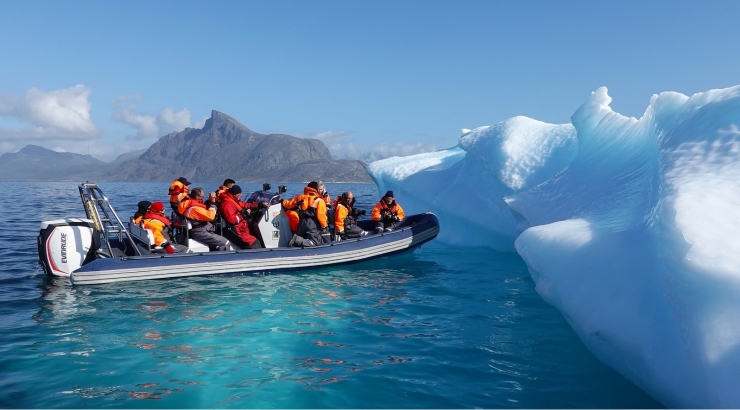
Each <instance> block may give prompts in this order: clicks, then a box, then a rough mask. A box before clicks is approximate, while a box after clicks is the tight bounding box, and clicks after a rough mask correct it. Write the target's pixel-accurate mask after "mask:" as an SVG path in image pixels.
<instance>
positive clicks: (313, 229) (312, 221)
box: [282, 181, 329, 247]
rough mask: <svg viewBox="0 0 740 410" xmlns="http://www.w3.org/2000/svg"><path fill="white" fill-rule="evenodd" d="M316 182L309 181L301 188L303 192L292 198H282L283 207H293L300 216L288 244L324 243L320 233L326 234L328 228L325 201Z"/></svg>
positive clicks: (314, 244) (305, 245)
mask: <svg viewBox="0 0 740 410" xmlns="http://www.w3.org/2000/svg"><path fill="white" fill-rule="evenodd" d="M317 188H318V183H317V182H316V181H311V182H309V183H308V186H306V187H305V188H303V194H302V195H298V196H296V197H295V198H293V199H289V200H283V201H282V204H283V207H285V208H286V209H295V210H296V212H298V216H299V218H300V220H299V222H298V230H297V231H296V233H295V234H294V235H293V238H292V239H291V240H290V243H289V244H288V246H302V247H310V246H316V245H320V244H322V243H324V238H323V236H322V234H324V233H326V234H327V236H328V233H329V229H328V224H327V220H326V202H324V199H323V198H322V197H321V196H319V192H318V191H317Z"/></svg>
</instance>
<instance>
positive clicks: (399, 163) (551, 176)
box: [368, 86, 740, 407]
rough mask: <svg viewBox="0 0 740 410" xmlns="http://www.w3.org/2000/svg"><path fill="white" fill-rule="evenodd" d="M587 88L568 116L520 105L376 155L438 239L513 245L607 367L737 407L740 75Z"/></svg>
mask: <svg viewBox="0 0 740 410" xmlns="http://www.w3.org/2000/svg"><path fill="white" fill-rule="evenodd" d="M610 103H611V98H610V97H609V95H608V92H607V89H606V88H604V87H602V88H599V89H598V90H596V91H594V92H593V93H592V94H591V96H590V97H589V98H588V99H587V100H586V102H585V103H584V104H583V105H582V106H581V107H580V108H579V109H578V110H577V111H576V112H575V113H574V114H573V116H572V117H571V123H570V124H562V125H554V124H547V123H543V122H540V121H536V120H534V119H531V118H527V117H515V118H511V119H508V120H506V121H503V122H500V123H498V124H495V125H493V126H483V127H479V128H476V129H473V130H463V132H464V135H463V136H462V137H461V138H460V140H459V144H458V145H457V146H456V147H454V148H451V149H448V150H442V151H437V152H433V153H427V154H420V155H415V156H410V157H394V158H389V159H385V160H381V161H377V162H374V163H372V164H370V166H369V169H368V170H369V173H370V174H371V176H372V178H373V180H374V181H375V182H376V184H377V185H378V187H379V190H380V192H384V191H385V190H388V189H391V190H394V191H395V192H396V194H395V195H396V197H397V198H398V199H399V201H401V203H402V204H403V206H404V208H405V209H407V212H409V213H413V212H421V211H427V210H432V211H434V212H435V213H436V214H437V215H438V217H439V218H440V222H441V226H442V232H441V234H440V236H439V240H441V241H444V242H446V243H450V244H457V245H467V244H476V245H485V246H489V247H491V248H493V249H496V250H501V251H514V250H515V251H516V252H518V253H519V254H520V255H521V256H522V258H523V259H524V261H525V262H526V263H527V265H528V267H529V270H530V273H531V275H532V278H533V279H534V281H535V283H536V287H537V292H538V293H539V294H540V295H541V296H542V297H543V298H544V299H545V300H546V301H547V302H549V303H550V304H552V305H553V306H555V307H556V308H557V309H558V310H559V311H560V312H561V313H562V314H563V315H564V316H565V318H566V319H567V320H568V322H569V323H570V324H571V326H572V327H573V329H574V330H575V332H576V333H577V334H578V335H579V337H580V338H581V340H582V341H583V342H584V344H585V345H586V346H587V347H588V348H589V349H590V350H591V352H593V354H594V355H595V356H597V357H598V358H599V359H600V360H602V361H603V362H604V363H606V364H607V365H609V366H611V367H612V368H614V369H615V370H617V371H618V372H620V373H621V374H622V375H624V376H625V377H626V378H628V379H629V380H631V381H632V382H634V383H635V384H636V385H638V386H640V387H641V388H642V389H644V390H645V391H646V392H648V393H649V394H650V395H652V396H653V397H654V398H656V399H657V400H659V401H660V402H661V403H663V404H664V405H666V406H668V407H740V389H738V388H737V385H738V383H739V382H740V240H737V239H736V236H737V235H738V233H740V86H735V87H731V88H726V89H718V90H710V91H707V92H703V93H697V94H695V95H693V96H691V97H688V96H686V95H683V94H680V93H676V92H664V93H661V94H659V95H654V96H653V97H652V99H651V101H650V104H649V106H648V107H647V109H646V110H645V113H644V114H643V115H642V117H641V118H639V119H636V118H631V117H625V116H623V115H620V114H619V113H616V112H614V111H613V110H612V109H611V108H610Z"/></svg>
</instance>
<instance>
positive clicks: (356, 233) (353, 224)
mask: <svg viewBox="0 0 740 410" xmlns="http://www.w3.org/2000/svg"><path fill="white" fill-rule="evenodd" d="M337 199H338V200H337V205H336V209H335V210H334V212H335V214H334V229H335V230H336V233H337V235H338V236H339V237H340V238H341V239H342V240H344V239H353V238H359V237H360V236H364V235H367V232H366V231H364V230H363V229H362V228H360V227H359V226H357V217H359V216H360V215H364V213H365V211H360V210H359V209H356V208H354V205H355V196H354V195H353V194H352V191H347V192H345V193H343V194H342V195H340V196H339V197H338V198H337Z"/></svg>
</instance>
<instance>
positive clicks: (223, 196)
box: [134, 177, 404, 253]
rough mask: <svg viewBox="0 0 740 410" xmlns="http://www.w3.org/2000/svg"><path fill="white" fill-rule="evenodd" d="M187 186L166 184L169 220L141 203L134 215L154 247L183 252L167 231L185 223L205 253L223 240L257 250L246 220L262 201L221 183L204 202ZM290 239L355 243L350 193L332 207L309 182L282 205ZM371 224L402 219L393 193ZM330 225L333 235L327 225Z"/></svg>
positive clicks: (380, 228) (305, 243)
mask: <svg viewBox="0 0 740 410" xmlns="http://www.w3.org/2000/svg"><path fill="white" fill-rule="evenodd" d="M190 185H191V183H190V181H188V180H187V179H186V178H184V177H180V178H178V179H176V180H175V181H173V182H172V184H170V188H169V195H170V199H169V201H170V207H171V208H172V211H173V212H172V215H173V218H174V221H170V219H168V218H167V217H166V216H165V213H164V204H163V203H162V202H159V201H157V202H149V201H142V202H139V204H138V208H139V209H138V211H137V212H136V214H135V215H134V222H135V223H136V224H138V225H140V226H141V227H143V228H146V229H149V230H151V231H152V234H153V236H154V246H155V247H156V248H157V249H162V250H163V251H164V252H167V253H181V252H187V251H188V248H187V246H185V245H183V244H179V243H177V241H175V239H174V235H173V228H175V227H179V228H181V229H184V228H185V226H187V224H188V222H189V224H190V228H189V229H188V236H189V237H190V238H192V239H194V240H196V241H198V242H201V243H203V244H204V245H207V246H208V247H209V249H210V250H214V251H223V250H228V249H229V248H230V245H229V241H231V242H232V243H234V244H236V245H237V246H239V247H240V248H242V249H258V248H262V247H263V246H264V245H263V243H262V242H261V239H260V234H259V228H258V227H257V223H256V222H252V218H250V215H251V214H252V212H254V211H255V210H261V209H265V208H268V207H269V204H268V203H266V202H259V203H254V202H245V201H242V200H241V198H242V189H241V187H239V185H237V184H236V181H234V180H233V179H226V180H225V181H224V182H223V184H222V185H221V186H220V187H219V188H218V189H217V190H216V191H214V192H211V193H210V194H209V195H208V199H206V196H205V191H204V190H203V188H201V187H196V188H193V189H192V190H191V189H190ZM281 204H282V206H283V209H284V210H285V214H286V216H287V218H288V221H289V224H290V228H291V231H292V232H293V237H292V238H291V240H290V242H289V246H297V247H311V246H317V245H320V244H323V243H327V242H331V241H332V240H335V241H336V240H344V239H352V238H359V237H361V236H364V235H367V234H368V232H367V231H365V230H363V229H362V228H360V227H359V226H358V225H357V219H358V218H359V217H360V216H361V215H364V214H365V211H361V210H359V209H356V208H355V207H354V205H355V198H354V195H353V194H352V192H351V191H347V192H344V193H343V194H341V195H339V196H337V197H336V198H335V200H334V201H333V202H332V201H331V197H330V196H329V194H328V193H327V192H326V187H325V186H324V184H323V183H322V182H321V181H319V182H316V181H312V182H310V183H309V184H308V185H307V186H306V187H305V188H304V189H303V194H300V195H297V196H295V197H294V198H292V199H287V200H282V201H281ZM371 216H372V219H373V220H374V221H375V222H376V224H375V233H382V232H384V231H391V230H393V229H395V226H396V223H398V222H400V221H402V220H403V219H404V212H403V208H401V206H400V205H399V204H397V203H396V201H395V199H394V196H393V191H388V192H386V193H385V195H384V196H383V198H381V200H380V202H378V204H376V205H375V207H374V208H373V211H372V215H371ZM218 217H220V218H222V219H223V221H224V222H225V226H226V228H225V229H223V230H222V232H221V234H217V233H216V231H215V227H214V221H215V220H216V219H217V218H218ZM330 222H332V223H333V225H334V235H332V233H331V231H330V229H329V223H330Z"/></svg>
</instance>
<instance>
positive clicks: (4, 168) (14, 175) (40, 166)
mask: <svg viewBox="0 0 740 410" xmlns="http://www.w3.org/2000/svg"><path fill="white" fill-rule="evenodd" d="M106 169H107V164H106V163H105V162H103V161H99V160H97V159H95V158H93V157H91V156H90V155H82V154H73V153H71V152H56V151H52V150H49V149H46V148H43V147H39V146H37V145H26V146H25V147H24V148H23V149H21V150H20V151H18V152H15V153H5V154H3V155H2V156H0V181H79V182H82V181H84V180H95V179H98V178H100V177H102V176H103V175H104V173H105V171H106Z"/></svg>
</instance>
